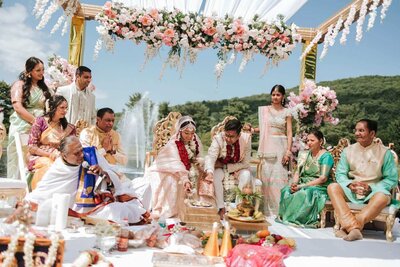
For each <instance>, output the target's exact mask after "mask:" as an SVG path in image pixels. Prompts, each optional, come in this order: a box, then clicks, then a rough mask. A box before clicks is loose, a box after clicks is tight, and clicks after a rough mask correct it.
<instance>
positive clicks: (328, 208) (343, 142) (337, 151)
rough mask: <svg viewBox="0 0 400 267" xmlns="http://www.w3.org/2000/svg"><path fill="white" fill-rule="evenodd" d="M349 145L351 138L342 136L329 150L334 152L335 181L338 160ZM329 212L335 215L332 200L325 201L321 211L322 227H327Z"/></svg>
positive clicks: (333, 172)
mask: <svg viewBox="0 0 400 267" xmlns="http://www.w3.org/2000/svg"><path fill="white" fill-rule="evenodd" d="M349 145H350V140H349V139H347V138H341V139H340V140H339V142H338V144H337V145H336V146H334V147H333V148H331V149H329V150H328V151H329V152H330V153H331V154H332V157H333V162H334V164H333V168H332V170H331V177H332V180H333V182H336V179H335V173H336V165H337V164H338V162H339V160H340V155H341V154H342V152H343V149H345V148H346V147H348V146H349ZM328 213H329V214H333V215H334V210H333V206H332V202H331V201H330V200H328V201H326V202H325V207H324V209H323V210H322V211H321V213H320V227H321V228H325V226H326V215H327V214H328ZM335 221H338V220H336V218H335ZM335 227H337V226H336V225H335ZM335 229H336V228H335Z"/></svg>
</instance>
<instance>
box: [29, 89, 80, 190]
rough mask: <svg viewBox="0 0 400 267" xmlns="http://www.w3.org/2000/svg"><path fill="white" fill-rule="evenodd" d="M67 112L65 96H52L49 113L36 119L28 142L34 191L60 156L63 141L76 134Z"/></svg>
mask: <svg viewBox="0 0 400 267" xmlns="http://www.w3.org/2000/svg"><path fill="white" fill-rule="evenodd" d="M67 110H68V103H67V100H66V99H65V98H64V97H63V96H60V95H55V96H52V97H51V99H50V101H49V111H48V112H47V113H46V114H45V115H44V116H41V117H38V118H36V120H35V122H34V123H33V125H32V129H31V133H30V135H29V141H28V147H29V162H28V169H29V171H33V172H34V175H33V178H32V182H31V188H32V190H33V189H35V188H36V185H37V183H38V182H39V181H40V179H41V178H42V176H43V175H44V174H45V172H46V171H47V169H48V168H49V167H50V165H51V164H52V163H53V162H54V160H55V159H56V158H57V157H58V156H59V151H58V147H59V146H60V142H61V140H62V139H64V137H66V136H69V135H75V133H76V131H75V126H74V125H72V124H70V123H68V122H67V119H66V118H65V114H66V113H67Z"/></svg>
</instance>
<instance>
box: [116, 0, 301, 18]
mask: <svg viewBox="0 0 400 267" xmlns="http://www.w3.org/2000/svg"><path fill="white" fill-rule="evenodd" d="M204 1H205V5H204V10H200V9H201V7H202V3H203V0H115V1H114V2H121V3H123V4H124V5H126V6H130V7H139V8H145V9H148V8H157V9H164V8H165V9H167V10H170V11H171V10H173V9H174V8H177V9H179V10H181V11H182V12H184V13H188V12H198V13H203V14H204V15H205V16H211V15H213V14H216V15H217V16H218V17H220V18H222V17H224V16H225V15H226V14H228V15H231V16H233V17H235V18H238V17H242V18H243V21H244V22H249V21H251V19H253V17H254V15H256V14H258V15H259V17H260V19H261V20H264V21H269V22H271V21H274V20H275V19H276V17H277V15H280V14H281V15H283V17H284V21H287V20H288V19H289V18H291V17H292V16H293V15H294V14H295V13H296V12H297V11H298V10H299V9H300V8H301V7H302V6H303V5H304V4H305V3H306V2H307V0H204Z"/></svg>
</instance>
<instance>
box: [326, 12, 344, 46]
mask: <svg viewBox="0 0 400 267" xmlns="http://www.w3.org/2000/svg"><path fill="white" fill-rule="evenodd" d="M342 25H343V18H342V16H340V17H339V19H338V21H337V22H336V25H335V28H334V29H333V32H332V36H331V38H330V40H329V46H333V45H334V44H335V39H336V36H337V35H338V34H339V30H340V28H341V27H342Z"/></svg>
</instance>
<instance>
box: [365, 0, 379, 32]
mask: <svg viewBox="0 0 400 267" xmlns="http://www.w3.org/2000/svg"><path fill="white" fill-rule="evenodd" d="M379 2H380V0H374V1H373V2H372V5H371V6H370V7H369V11H370V13H369V20H368V27H367V31H369V30H370V29H372V28H373V27H374V23H375V19H376V9H377V8H378V5H379Z"/></svg>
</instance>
